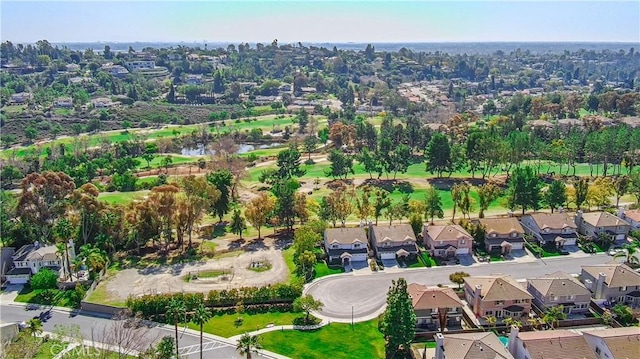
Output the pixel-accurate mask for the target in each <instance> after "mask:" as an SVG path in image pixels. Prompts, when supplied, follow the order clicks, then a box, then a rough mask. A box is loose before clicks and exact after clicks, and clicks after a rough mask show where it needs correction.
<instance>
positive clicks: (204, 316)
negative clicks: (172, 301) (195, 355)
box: [193, 302, 211, 359]
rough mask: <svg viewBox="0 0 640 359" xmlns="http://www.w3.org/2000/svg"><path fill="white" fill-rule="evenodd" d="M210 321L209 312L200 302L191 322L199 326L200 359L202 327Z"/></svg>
mask: <svg viewBox="0 0 640 359" xmlns="http://www.w3.org/2000/svg"><path fill="white" fill-rule="evenodd" d="M209 319H211V311H210V310H209V308H207V307H205V306H204V303H203V302H200V304H198V306H197V307H196V309H195V310H194V311H193V322H194V323H196V324H198V325H200V359H202V327H203V326H204V323H206V322H208V321H209Z"/></svg>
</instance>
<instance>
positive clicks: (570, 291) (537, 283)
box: [527, 272, 591, 314]
mask: <svg viewBox="0 0 640 359" xmlns="http://www.w3.org/2000/svg"><path fill="white" fill-rule="evenodd" d="M527 290H528V291H529V293H531V295H532V296H533V302H534V303H535V304H536V305H537V306H538V308H540V309H541V310H542V311H546V310H547V309H548V308H551V307H556V306H559V305H562V306H563V312H565V313H566V314H571V313H584V312H587V311H589V302H591V292H589V290H588V289H587V288H585V286H584V285H582V283H580V282H579V281H578V280H577V279H575V278H573V277H572V276H571V275H569V274H567V273H564V272H555V273H551V274H547V275H545V276H543V277H540V278H533V279H529V280H528V281H527Z"/></svg>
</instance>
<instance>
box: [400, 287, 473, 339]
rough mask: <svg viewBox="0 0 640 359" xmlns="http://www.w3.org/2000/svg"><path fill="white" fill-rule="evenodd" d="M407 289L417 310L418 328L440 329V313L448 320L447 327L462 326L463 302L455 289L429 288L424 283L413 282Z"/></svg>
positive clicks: (414, 308)
mask: <svg viewBox="0 0 640 359" xmlns="http://www.w3.org/2000/svg"><path fill="white" fill-rule="evenodd" d="M407 291H408V292H409V296H410V297H411V303H412V304H413V310H414V311H415V312H416V326H417V327H418V328H425V329H430V330H434V329H440V319H439V318H440V315H442V316H443V320H446V323H445V328H453V327H458V328H459V327H460V325H461V324H460V320H461V318H462V302H461V301H460V298H458V295H457V294H456V293H455V292H454V291H453V289H451V288H446V287H443V288H439V287H430V288H428V287H426V286H424V285H422V284H416V283H411V284H409V285H408V286H407ZM444 318H446V319H444Z"/></svg>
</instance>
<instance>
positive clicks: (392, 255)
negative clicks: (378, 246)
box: [380, 252, 396, 259]
mask: <svg viewBox="0 0 640 359" xmlns="http://www.w3.org/2000/svg"><path fill="white" fill-rule="evenodd" d="M380 259H396V254H395V253H394V252H382V253H380Z"/></svg>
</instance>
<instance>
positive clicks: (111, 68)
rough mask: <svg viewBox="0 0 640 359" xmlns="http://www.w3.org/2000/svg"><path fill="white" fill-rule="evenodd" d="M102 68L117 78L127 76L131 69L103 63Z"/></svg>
mask: <svg viewBox="0 0 640 359" xmlns="http://www.w3.org/2000/svg"><path fill="white" fill-rule="evenodd" d="M100 69H102V70H103V71H106V72H108V73H110V74H111V75H113V76H114V77H117V78H121V79H122V78H125V77H127V75H128V74H129V70H127V69H126V68H125V67H124V66H121V65H114V64H106V65H103V66H102V67H101V68H100Z"/></svg>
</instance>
